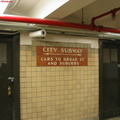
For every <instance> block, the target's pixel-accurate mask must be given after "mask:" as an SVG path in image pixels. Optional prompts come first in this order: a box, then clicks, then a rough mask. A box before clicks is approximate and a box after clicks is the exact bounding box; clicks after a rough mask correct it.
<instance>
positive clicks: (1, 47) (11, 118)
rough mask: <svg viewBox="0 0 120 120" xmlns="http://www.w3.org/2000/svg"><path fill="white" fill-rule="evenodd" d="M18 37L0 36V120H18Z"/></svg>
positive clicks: (17, 35) (16, 35)
mask: <svg viewBox="0 0 120 120" xmlns="http://www.w3.org/2000/svg"><path fill="white" fill-rule="evenodd" d="M19 39H20V35H19V34H15V35H0V98H1V99H0V120H20V81H19V55H20V54H19V51H20V47H19V46H20V45H19V42H20V40H19Z"/></svg>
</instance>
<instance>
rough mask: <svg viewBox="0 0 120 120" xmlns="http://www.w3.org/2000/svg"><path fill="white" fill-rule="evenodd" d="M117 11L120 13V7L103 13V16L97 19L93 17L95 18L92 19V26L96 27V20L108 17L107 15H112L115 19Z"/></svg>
mask: <svg viewBox="0 0 120 120" xmlns="http://www.w3.org/2000/svg"><path fill="white" fill-rule="evenodd" d="M117 11H120V7H118V8H115V9H113V10H110V11H108V12H106V13H103V14H101V15H98V16H96V17H93V18H92V19H91V25H93V26H94V25H95V20H97V19H99V18H101V17H104V16H107V15H109V14H111V15H112V17H113V18H114V17H115V14H116V12H117Z"/></svg>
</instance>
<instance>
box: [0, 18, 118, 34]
mask: <svg viewBox="0 0 120 120" xmlns="http://www.w3.org/2000/svg"><path fill="white" fill-rule="evenodd" d="M0 20H1V21H11V22H22V23H32V24H42V25H51V26H59V27H68V28H76V29H83V30H89V31H98V32H112V33H120V29H114V28H107V27H103V26H92V25H85V24H77V23H70V22H62V21H55V20H47V19H38V18H29V17H22V16H0Z"/></svg>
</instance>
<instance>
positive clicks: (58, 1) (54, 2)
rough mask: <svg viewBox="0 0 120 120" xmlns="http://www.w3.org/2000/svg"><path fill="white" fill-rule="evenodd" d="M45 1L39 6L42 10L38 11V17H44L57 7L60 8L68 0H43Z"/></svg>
mask: <svg viewBox="0 0 120 120" xmlns="http://www.w3.org/2000/svg"><path fill="white" fill-rule="evenodd" d="M45 1H46V4H44V5H43V6H41V9H42V11H40V12H39V15H38V16H39V18H45V17H47V16H48V15H49V14H51V13H52V12H54V11H55V10H57V9H58V8H60V7H61V6H62V5H64V4H65V3H67V2H68V1H69V0H49V1H48V0H44V2H45Z"/></svg>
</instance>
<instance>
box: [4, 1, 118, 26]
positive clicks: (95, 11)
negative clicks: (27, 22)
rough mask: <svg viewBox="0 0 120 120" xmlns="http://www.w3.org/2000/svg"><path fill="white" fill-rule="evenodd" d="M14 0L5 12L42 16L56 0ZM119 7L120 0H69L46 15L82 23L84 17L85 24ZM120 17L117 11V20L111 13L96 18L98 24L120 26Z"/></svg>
mask: <svg viewBox="0 0 120 120" xmlns="http://www.w3.org/2000/svg"><path fill="white" fill-rule="evenodd" d="M12 1H13V2H12V3H10V4H9V6H8V8H7V10H6V11H5V14H12V15H21V16H28V17H34V18H40V14H41V13H42V12H44V10H45V7H46V6H50V5H51V4H50V2H54V1H55V0H12ZM53 5H54V4H53ZM51 7H52V6H51ZM118 7H120V0H69V2H67V3H66V4H64V5H63V6H61V7H60V8H58V9H56V10H55V11H54V12H52V13H51V14H49V15H48V16H46V17H45V19H54V20H61V21H67V22H72V23H81V21H82V18H83V20H84V24H91V19H92V17H95V16H98V15H100V14H103V13H105V12H108V11H110V10H112V9H114V8H118ZM47 8H48V7H47ZM47 8H46V9H47ZM82 8H83V17H82ZM49 10H50V8H49ZM119 19H120V11H118V12H117V19H116V20H115V21H113V20H112V19H111V15H108V16H105V17H102V18H100V19H98V20H96V24H97V25H103V26H105V27H112V28H120V21H119Z"/></svg>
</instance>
